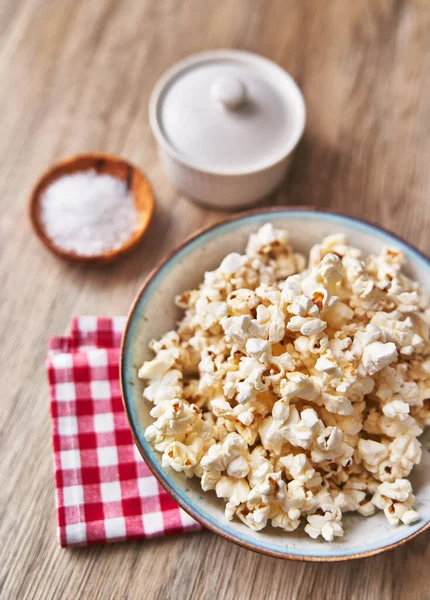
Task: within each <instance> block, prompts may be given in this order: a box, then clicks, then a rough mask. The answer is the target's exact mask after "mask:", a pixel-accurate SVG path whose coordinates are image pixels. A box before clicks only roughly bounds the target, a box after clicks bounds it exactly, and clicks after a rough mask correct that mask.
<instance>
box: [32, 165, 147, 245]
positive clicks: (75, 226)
mask: <svg viewBox="0 0 430 600" xmlns="http://www.w3.org/2000/svg"><path fill="white" fill-rule="evenodd" d="M41 218H42V222H43V224H44V226H45V231H46V233H47V235H48V237H49V238H50V239H51V240H52V241H53V242H54V243H55V244H56V245H57V246H59V247H61V248H63V249H64V250H70V251H73V252H76V253H77V254H82V255H85V256H95V255H98V254H103V253H104V252H107V251H109V250H114V249H116V248H119V247H120V246H122V244H123V243H124V242H125V241H126V240H127V239H128V238H129V237H130V236H131V235H132V234H133V233H134V232H135V231H136V229H137V227H138V218H137V213H136V210H135V204H134V198H133V195H132V194H131V193H130V191H129V190H128V188H127V184H126V182H124V181H121V180H120V179H117V178H115V177H112V176H111V175H101V174H98V173H96V172H95V171H94V170H90V171H83V172H80V173H75V174H73V175H66V176H64V177H61V178H60V179H57V180H56V181H54V182H53V183H52V184H51V185H50V186H49V187H48V188H47V189H46V190H45V192H44V194H43V195H42V197H41Z"/></svg>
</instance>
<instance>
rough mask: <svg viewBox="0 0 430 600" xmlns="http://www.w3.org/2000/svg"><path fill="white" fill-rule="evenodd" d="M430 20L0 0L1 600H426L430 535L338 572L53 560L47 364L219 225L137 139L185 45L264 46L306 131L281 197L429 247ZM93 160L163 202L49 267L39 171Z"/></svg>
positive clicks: (170, 561)
mask: <svg viewBox="0 0 430 600" xmlns="http://www.w3.org/2000/svg"><path fill="white" fill-rule="evenodd" d="M429 27H430V6H429V4H428V3H427V2H426V1H425V0H416V1H415V0H410V1H406V0H367V1H365V0H363V1H361V2H345V1H344V0H327V1H326V2H321V1H319V0H313V1H312V0H302V1H300V2H299V1H298V0H296V1H294V0H270V1H269V0H268V1H266V2H264V1H263V0H218V1H217V2H216V3H215V2H211V3H209V2H203V1H199V0H187V1H185V0H184V1H180V0H162V1H161V0H140V1H136V0H123V1H121V2H118V1H116V0H99V1H97V2H86V1H85V0H60V1H55V0H14V1H13V2H3V3H0V40H1V43H0V81H1V87H0V114H1V116H2V119H1V123H2V126H1V135H0V202H1V211H0V252H1V261H0V281H1V291H2V293H1V304H0V332H1V333H0V336H1V344H0V364H1V371H0V390H1V406H2V410H1V412H0V431H1V434H0V456H1V462H0V481H1V485H0V508H1V517H0V540H1V543H0V597H1V598H2V599H5V600H6V599H7V600H15V599H27V598H38V599H43V600H49V599H51V598H54V599H57V598H59V599H60V598H61V599H62V600H67V599H72V600H75V599H76V600H78V599H91V600H92V599H94V600H96V599H103V600H105V599H109V598H124V599H127V598H129V599H131V598H133V599H134V598H145V599H150V600H152V599H160V600H161V599H163V600H164V599H175V600H182V599H184V600H185V599H188V598H193V599H194V598H196V599H206V598H208V599H209V598H211V599H212V598H220V599H232V600H233V599H234V600H237V599H239V600H242V599H247V598H252V599H259V598H264V599H277V598H282V599H307V598H312V599H324V598H327V599H330V600H333V599H334V600H337V599H345V598H348V599H354V600H355V599H366V600H373V599H375V600H376V599H377V598H378V599H383V600H385V599H386V600H391V599H399V600H400V599H402V600H403V599H412V600H422V599H425V598H430V591H429V588H430V577H429V571H428V567H427V564H428V561H429V560H430V546H429V544H428V541H429V537H428V535H423V536H421V537H419V538H417V539H416V540H414V541H412V542H411V543H409V544H407V545H406V546H404V547H401V548H399V549H397V550H395V551H392V552H389V553H387V554H385V555H381V556H378V557H375V558H371V559H367V560H361V561H354V562H352V563H344V564H332V565H318V564H300V563H294V562H290V563H288V562H283V561H281V560H276V559H270V558H268V557H261V556H258V555H256V554H253V553H251V552H248V551H246V550H244V549H241V548H238V547H236V546H234V545H231V544H229V543H227V542H225V541H223V540H222V539H219V538H218V537H216V536H214V535H212V534H209V533H199V534H192V535H187V536H181V537H177V538H169V539H158V540H152V541H146V542H140V543H138V542H136V543H127V544H115V545H111V546H100V547H93V548H85V549H79V550H78V549H76V550H61V549H60V548H59V547H58V545H57V542H56V539H55V510H54V498H53V477H52V464H51V460H52V459H51V450H50V423H49V416H48V401H47V387H46V382H45V372H44V367H43V362H44V357H45V352H46V341H47V338H48V336H50V335H52V334H54V333H56V334H60V333H62V332H64V331H65V329H66V327H67V324H68V321H69V318H70V316H71V315H74V314H84V313H87V314H99V315H115V314H123V313H125V312H126V311H127V309H128V307H129V305H130V304H131V301H132V299H133V296H134V295H135V293H136V291H137V289H138V288H139V286H140V283H141V281H142V279H143V277H144V276H145V274H146V273H147V271H148V270H149V269H150V268H151V267H153V266H154V265H155V264H156V262H157V261H158V260H159V259H160V257H161V256H162V255H163V254H164V253H165V252H166V251H167V250H169V249H170V248H172V246H174V245H175V244H177V243H178V242H179V241H181V240H182V239H183V238H184V236H185V235H187V234H188V233H190V232H191V231H193V230H194V229H196V228H197V227H198V226H200V225H202V224H207V223H210V222H213V221H215V220H216V219H217V218H219V216H220V215H219V214H216V213H214V212H209V211H206V210H204V209H201V208H198V207H196V206H194V205H192V204H189V203H188V202H187V200H186V199H184V198H182V197H180V196H179V195H178V193H177V192H175V191H174V190H173V189H172V188H171V187H170V185H169V183H168V182H167V180H166V178H165V177H164V175H163V173H162V171H161V167H160V164H159V162H158V160H157V156H156V152H155V145H154V141H153V139H152V136H151V133H150V130H149V126H148V119H147V104H148V97H149V94H150V91H151V89H152V87H153V85H154V83H155V81H156V80H157V78H158V77H159V76H160V75H161V74H162V73H163V71H164V70H165V69H166V68H167V67H168V66H170V65H171V64H172V63H174V62H175V61H177V60H178V59H180V58H181V57H183V56H186V55H187V54H189V53H191V52H195V51H199V50H203V49H210V48H218V47H233V48H242V49H247V50H252V51H256V52H259V53H261V54H263V55H265V56H267V57H269V58H271V59H273V60H275V61H277V62H278V63H279V64H281V65H282V66H283V67H285V68H286V69H287V70H288V71H289V72H290V73H291V74H292V75H293V76H294V77H295V78H296V79H297V81H298V82H299V84H300V85H301V87H302V89H303V92H304V95H305V98H306V102H307V107H308V125H307V130H306V134H305V137H304V140H303V142H302V144H301V145H300V147H299V150H298V152H297V154H296V156H295V160H294V164H293V166H292V169H291V173H290V176H289V179H288V180H287V181H286V183H285V185H284V186H283V188H282V190H281V191H280V192H279V193H278V194H277V196H276V198H274V199H272V201H271V202H272V203H273V202H276V203H293V204H314V205H317V206H326V207H331V208H335V209H338V210H341V211H343V212H345V213H347V214H350V215H354V216H361V217H365V218H367V219H369V220H372V221H375V222H377V223H380V224H382V225H384V226H385V227H387V228H389V229H391V230H393V231H395V232H396V233H398V234H400V235H402V236H404V237H405V238H406V239H408V240H409V241H411V242H413V243H414V244H416V245H417V246H418V247H419V248H420V249H421V250H423V251H424V252H426V253H429V252H430V236H429V234H428V231H429V226H430V203H429V196H430V169H429V168H428V160H429V156H430V44H429V39H428V31H429ZM84 151H104V152H112V153H115V154H121V155H123V156H124V157H126V158H128V159H130V160H132V161H133V162H135V163H136V164H137V165H138V166H140V167H141V168H142V169H143V170H144V171H145V172H146V173H147V174H148V176H149V178H150V180H151V182H152V184H153V186H154V189H155V192H156V197H157V209H156V216H155V219H154V221H153V223H152V225H151V228H150V233H149V235H148V236H147V237H146V239H145V241H144V242H143V243H142V245H141V246H140V247H139V248H138V249H137V251H135V252H134V253H133V254H132V255H130V256H129V257H126V258H124V259H123V260H122V261H121V262H120V263H118V264H112V265H110V266H107V267H104V268H100V267H99V268H97V267H82V266H80V265H76V264H67V263H64V262H62V261H60V260H58V259H56V258H55V257H53V256H51V255H50V254H49V253H48V252H47V251H46V249H45V248H44V247H42V245H41V244H40V243H39V241H38V240H37V239H36V237H35V236H34V235H33V234H32V233H31V231H30V228H29V224H28V222H27V218H26V202H27V198H28V195H29V193H30V190H31V187H32V184H33V182H34V181H35V179H36V178H37V177H38V176H39V174H40V173H41V172H42V171H43V170H44V169H45V168H46V167H47V166H48V165H49V164H50V163H51V162H53V161H55V160H57V159H59V158H61V157H63V156H65V155H68V154H73V153H76V152H84Z"/></svg>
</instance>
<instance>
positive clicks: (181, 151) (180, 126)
mask: <svg viewBox="0 0 430 600" xmlns="http://www.w3.org/2000/svg"><path fill="white" fill-rule="evenodd" d="M149 112H150V122H151V127H152V129H153V131H154V134H155V136H156V138H157V140H158V142H159V143H160V144H161V146H162V147H163V148H164V149H166V150H167V151H168V152H169V153H170V154H172V155H174V156H175V158H176V159H177V160H179V161H180V162H182V163H185V164H187V165H189V166H191V167H194V168H196V169H199V170H201V171H205V172H208V173H214V174H244V173H248V172H255V171H260V170H263V169H266V168H268V167H270V166H272V165H273V164H276V163H277V162H279V161H281V160H282V159H284V158H285V156H287V155H288V154H289V153H290V152H291V150H292V149H293V148H294V147H295V145H296V144H297V142H298V140H299V139H300V137H301V135H302V133H303V129H304V124H305V104H304V101H303V97H302V94H301V92H300V90H299V88H298V87H297V85H296V83H295V82H294V80H293V79H292V78H291V77H290V75H288V73H286V71H284V70H283V69H282V68H281V67H279V66H278V65H276V64H275V63H273V62H272V61H270V60H268V59H266V58H263V57H261V56H258V55H256V54H251V53H249V52H242V51H238V50H231V51H229V50H216V51H213V52H203V53H200V54H195V55H193V56H190V57H189V58H186V59H184V60H182V61H180V62H178V63H177V64H176V65H174V66H173V67H172V68H171V69H169V70H168V71H167V73H166V74H165V75H164V76H163V77H162V78H161V79H160V80H159V82H158V83H157V85H156V86H155V88H154V91H153V93H152V96H151V101H150V109H149Z"/></svg>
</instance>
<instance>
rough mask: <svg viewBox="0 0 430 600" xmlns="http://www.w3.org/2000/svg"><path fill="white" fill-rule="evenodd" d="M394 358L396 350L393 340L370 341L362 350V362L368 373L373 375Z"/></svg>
mask: <svg viewBox="0 0 430 600" xmlns="http://www.w3.org/2000/svg"><path fill="white" fill-rule="evenodd" d="M396 359H397V350H396V346H395V345H394V344H393V342H388V343H386V344H383V343H382V342H372V343H371V344H369V345H368V346H366V347H365V348H364V350H363V357H362V364H363V367H364V368H365V369H366V371H367V373H368V374H369V375H375V373H377V372H378V371H380V370H381V369H383V368H384V367H386V366H388V365H389V364H390V363H392V362H393V361H395V360H396Z"/></svg>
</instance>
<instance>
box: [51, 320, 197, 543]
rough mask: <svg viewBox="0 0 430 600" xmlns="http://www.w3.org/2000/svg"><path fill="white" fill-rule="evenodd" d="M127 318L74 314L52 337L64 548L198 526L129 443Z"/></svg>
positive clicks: (54, 432)
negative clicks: (122, 370)
mask: <svg viewBox="0 0 430 600" xmlns="http://www.w3.org/2000/svg"><path fill="white" fill-rule="evenodd" d="M124 324H125V319H124V318H123V317H116V318H113V319H99V318H96V317H78V318H76V319H73V320H72V323H71V333H70V336H69V337H54V338H52V339H51V340H50V344H49V353H48V357H47V370H48V380H49V389H50V396H51V414H52V436H53V449H54V459H55V482H56V497H57V515H58V532H59V539H60V543H61V545H62V546H72V545H78V544H89V543H100V542H106V541H114V540H124V539H131V538H146V537H152V536H156V535H165V534H167V533H178V532H182V531H185V530H190V529H199V528H200V526H199V525H198V524H197V523H196V522H195V521H194V520H193V519H191V517H190V516H189V515H188V514H187V513H185V512H184V511H183V510H182V509H181V508H179V507H178V505H177V504H176V503H175V502H174V500H172V498H171V497H170V496H169V495H168V494H167V492H166V491H165V490H164V489H163V488H162V487H161V486H160V485H159V484H158V482H157V480H156V479H155V477H154V476H153V475H152V474H151V472H150V470H149V469H148V467H147V466H146V464H145V463H144V461H143V459H142V458H141V456H140V454H139V452H138V450H137V448H136V447H135V445H134V443H133V439H132V436H131V431H130V428H129V425H128V422H127V419H126V416H125V412H124V408H123V405H122V400H121V392H120V385H119V354H120V351H119V345H120V343H121V336H122V331H123V327H124Z"/></svg>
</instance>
